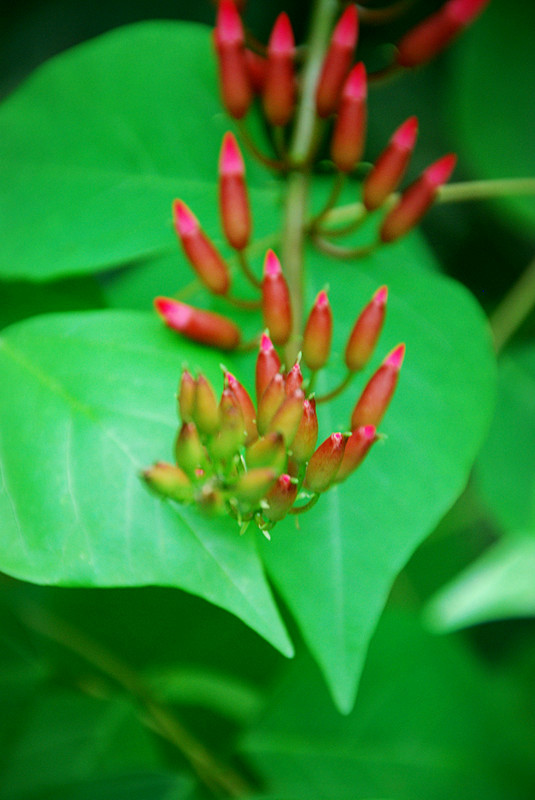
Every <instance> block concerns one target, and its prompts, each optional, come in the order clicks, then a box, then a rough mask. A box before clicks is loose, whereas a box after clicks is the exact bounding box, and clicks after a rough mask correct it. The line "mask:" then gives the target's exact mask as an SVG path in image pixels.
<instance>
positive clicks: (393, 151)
mask: <svg viewBox="0 0 535 800" xmlns="http://www.w3.org/2000/svg"><path fill="white" fill-rule="evenodd" d="M417 135H418V120H417V119H416V117H409V119H407V120H405V122H404V123H403V124H402V125H400V127H399V128H398V129H397V130H396V131H395V133H394V135H393V136H392V137H391V139H390V141H389V143H388V145H387V146H386V148H385V149H384V150H383V152H382V153H381V155H380V156H379V158H378V159H377V161H376V162H375V164H374V165H373V168H372V170H371V171H370V172H369V173H368V175H367V176H366V178H365V180H364V188H363V196H362V200H363V203H364V205H365V206H366V208H367V209H368V211H374V210H375V209H376V208H379V206H382V204H383V203H384V201H385V200H386V198H387V197H388V195H389V194H391V193H392V192H394V191H395V190H396V189H397V187H398V186H399V184H400V182H401V179H402V178H403V176H404V174H405V171H406V169H407V167H408V165H409V161H410V158H411V155H412V151H413V150H414V145H415V144H416V136H417Z"/></svg>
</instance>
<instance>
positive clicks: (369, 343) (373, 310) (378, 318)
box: [345, 286, 388, 372]
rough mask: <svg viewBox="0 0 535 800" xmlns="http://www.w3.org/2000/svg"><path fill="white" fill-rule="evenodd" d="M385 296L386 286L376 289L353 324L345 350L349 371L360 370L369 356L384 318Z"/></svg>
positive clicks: (386, 294) (386, 292) (386, 293)
mask: <svg viewBox="0 0 535 800" xmlns="http://www.w3.org/2000/svg"><path fill="white" fill-rule="evenodd" d="M387 297H388V289H387V288H386V286H381V288H380V289H377V291H376V292H375V294H374V296H373V297H372V299H371V300H370V302H369V303H368V305H367V306H365V307H364V309H363V310H362V312H361V313H360V315H359V317H358V319H357V321H356V322H355V325H354V326H353V330H352V331H351V335H350V337H349V339H348V342H347V345H346V352H345V362H346V366H347V368H348V369H349V370H350V371H351V372H358V371H359V370H361V369H362V368H363V367H365V366H366V364H367V363H368V361H369V360H370V358H371V355H372V353H373V351H374V349H375V345H376V344H377V341H378V339H379V336H380V334H381V329H382V327H383V322H384V320H385V314H386V300H387Z"/></svg>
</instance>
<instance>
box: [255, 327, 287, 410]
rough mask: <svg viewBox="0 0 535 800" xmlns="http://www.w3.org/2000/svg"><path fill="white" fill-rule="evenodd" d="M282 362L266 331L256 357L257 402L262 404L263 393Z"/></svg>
mask: <svg viewBox="0 0 535 800" xmlns="http://www.w3.org/2000/svg"><path fill="white" fill-rule="evenodd" d="M280 367H281V362H280V358H279V356H278V354H277V351H276V350H275V348H274V347H273V343H272V341H271V339H270V338H269V336H268V335H267V334H265V333H263V334H262V336H261V338H260V349H259V351H258V358H257V359H256V376H255V378H256V379H255V383H256V404H257V406H259V405H260V400H261V399H262V395H263V394H264V392H265V391H266V388H267V387H268V385H269V383H270V381H271V379H272V378H273V377H274V376H275V375H276V374H277V372H278V371H279V370H280Z"/></svg>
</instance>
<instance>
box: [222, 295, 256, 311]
mask: <svg viewBox="0 0 535 800" xmlns="http://www.w3.org/2000/svg"><path fill="white" fill-rule="evenodd" d="M221 297H222V298H223V300H226V301H227V303H230V305H231V306H235V308H243V309H244V310H245V311H257V310H258V309H259V308H260V306H261V305H262V301H261V300H245V299H244V298H242V297H233V296H232V295H230V294H224V295H221Z"/></svg>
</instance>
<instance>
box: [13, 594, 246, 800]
mask: <svg viewBox="0 0 535 800" xmlns="http://www.w3.org/2000/svg"><path fill="white" fill-rule="evenodd" d="M20 617H21V618H22V620H23V622H24V623H25V624H26V625H27V626H28V627H29V628H31V629H32V630H34V631H36V632H37V633H39V634H40V635H41V636H45V637H46V638H47V639H50V640H52V641H54V642H56V643H57V644H59V645H61V646H62V647H65V648H67V649H68V650H70V651H71V652H72V653H76V655H78V656H80V657H81V658H83V659H84V660H85V661H87V662H88V663H90V664H92V665H93V667H95V668H96V669H98V670H100V671H101V672H102V673H104V674H105V675H107V676H108V677H109V678H111V679H112V680H114V681H115V682H116V683H118V684H119V685H120V686H122V688H123V689H124V690H125V691H126V692H128V694H130V695H131V696H132V697H134V698H135V699H136V700H138V701H139V702H140V703H141V704H142V705H143V706H144V708H145V711H146V712H147V714H148V715H149V718H150V720H151V723H152V726H153V727H154V730H156V732H157V733H159V735H160V736H162V737H164V738H165V739H167V740H168V741H169V742H171V744H173V745H174V746H175V747H176V748H177V749H178V750H180V752H181V753H182V754H183V755H184V756H185V758H186V759H187V760H188V761H189V763H190V764H191V766H192V767H193V769H194V770H195V772H196V773H197V775H198V776H199V779H200V780H201V781H202V782H203V783H204V784H205V785H206V786H208V787H209V788H210V789H211V790H212V791H216V792H217V790H219V792H221V790H223V791H224V792H225V794H227V795H228V796H230V797H243V796H248V795H249V794H253V791H252V789H251V787H250V786H249V785H248V784H247V782H246V781H245V779H243V778H242V777H241V775H238V774H237V773H236V772H235V771H234V770H233V769H231V768H230V767H228V766H226V765H223V764H221V763H220V762H219V760H218V759H217V758H216V757H215V756H213V755H212V754H211V753H210V752H209V751H208V750H207V749H206V747H205V746H204V745H203V744H202V743H201V742H199V741H198V740H197V739H196V738H195V737H194V736H193V735H192V734H191V733H190V732H189V731H188V730H186V728H184V727H183V725H182V723H181V722H179V721H178V720H177V719H176V718H175V716H174V715H173V714H171V713H170V711H168V709H166V708H165V707H164V706H163V705H161V704H160V703H159V702H158V701H157V700H156V699H155V698H154V697H153V695H152V693H151V691H150V690H149V688H148V687H147V686H146V685H145V684H144V682H143V680H142V679H141V677H140V676H139V675H138V674H137V673H136V672H135V671H134V670H133V669H132V668H131V667H130V666H129V665H128V664H126V663H125V662H123V661H122V660H121V659H120V658H118V657H117V656H116V655H115V654H114V653H112V652H111V651H110V650H108V649H107V648H106V647H104V645H102V644H101V643H100V642H98V641H96V640H95V639H92V638H91V637H89V636H88V635H87V634H85V633H84V632H83V631H80V630H78V628H76V627H74V626H73V625H70V624H69V623H68V622H65V620H62V619H60V618H59V617H56V616H55V615H54V614H50V613H48V612H47V611H44V610H43V609H42V608H39V607H38V606H35V605H31V606H26V607H25V609H24V610H23V611H22V612H20Z"/></svg>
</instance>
